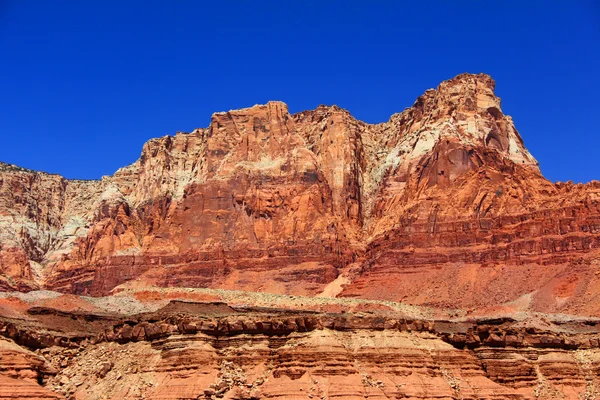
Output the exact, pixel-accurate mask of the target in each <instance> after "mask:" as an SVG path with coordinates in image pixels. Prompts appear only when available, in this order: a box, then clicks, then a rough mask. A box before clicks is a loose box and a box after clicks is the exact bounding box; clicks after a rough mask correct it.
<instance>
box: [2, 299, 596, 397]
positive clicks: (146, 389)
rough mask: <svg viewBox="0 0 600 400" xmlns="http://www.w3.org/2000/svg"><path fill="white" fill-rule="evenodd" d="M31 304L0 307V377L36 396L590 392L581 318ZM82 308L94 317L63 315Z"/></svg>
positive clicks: (590, 358)
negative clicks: (140, 309)
mask: <svg viewBox="0 0 600 400" xmlns="http://www.w3.org/2000/svg"><path fill="white" fill-rule="evenodd" d="M157 293H159V292H157ZM161 293H162V295H163V296H162V297H168V296H173V295H174V293H170V292H161ZM178 293H179V294H178V296H183V297H185V296H189V295H190V294H193V293H194V292H189V291H183V290H182V291H180V292H178ZM240 293H241V292H240ZM196 294H199V293H196ZM35 296H37V299H38V300H33V301H31V300H27V301H26V302H25V303H24V304H26V305H24V306H14V307H13V308H12V310H13V311H12V313H13V314H12V315H11V316H8V315H7V314H6V312H0V337H4V338H3V339H0V340H1V341H0V345H1V344H2V343H5V345H4V347H0V360H3V363H2V364H1V365H2V366H3V369H2V370H0V379H8V378H9V377H10V379H14V380H15V381H14V382H13V384H16V382H19V383H20V384H21V386H22V387H23V389H19V390H22V391H23V393H24V392H25V386H26V384H27V385H29V386H27V388H29V389H28V390H30V392H33V388H36V390H37V393H40V395H39V397H37V398H62V397H63V396H64V398H72V399H99V398H109V399H119V398H127V399H137V398H146V399H148V398H150V399H198V398H200V399H218V398H229V399H250V398H253V399H263V398H281V399H290V398H365V397H373V398H403V397H407V398H416V399H431V398H447V399H454V398H468V399H475V398H495V399H550V398H564V399H581V398H594V396H597V395H598V389H599V387H600V386H599V385H600V381H599V380H598V376H599V372H600V342H599V340H600V320H598V319H594V318H573V317H566V316H564V315H558V316H553V315H538V314H534V315H518V316H514V317H506V316H496V317H468V318H464V317H460V318H457V317H448V316H444V317H440V318H431V317H427V316H426V315H423V312H425V310H421V311H419V310H407V311H406V312H404V311H398V310H393V309H391V308H390V309H380V310H375V309H372V310H370V311H368V312H363V311H351V312H344V313H339V312H324V311H323V310H322V309H323V308H327V307H330V306H331V305H332V302H333V303H336V302H339V301H342V300H339V301H338V300H336V299H330V300H326V299H325V300H322V302H320V303H319V308H320V309H315V310H312V311H306V310H298V309H294V308H289V309H280V308H267V307H259V306H248V305H237V304H234V303H235V302H233V303H232V304H228V303H224V302H204V303H199V302H193V301H189V300H186V301H182V300H180V299H176V300H173V301H170V302H168V303H167V304H166V305H165V306H163V307H159V308H157V309H155V310H154V311H151V310H149V309H146V310H145V311H144V312H142V313H136V314H131V315H125V314H124V312H115V311H108V308H106V307H113V308H114V307H115V306H119V307H125V308H126V306H127V304H132V301H133V300H132V299H131V298H129V297H127V296H120V297H111V298H99V299H93V300H92V299H90V298H87V299H82V298H77V297H75V296H70V297H69V296H62V297H61V296H59V297H56V296H55V295H52V296H47V295H46V296H40V295H35ZM35 296H32V297H31V298H34V299H35V298H36V297H35ZM280 297H282V298H283V297H286V296H280ZM21 298H22V297H21ZM48 299H52V300H53V301H54V304H55V305H58V304H62V305H61V308H60V309H59V308H53V307H44V306H41V305H40V304H43V303H44V302H46V303H47V301H48ZM306 299H307V300H304V299H298V298H294V297H287V303H289V304H291V305H299V304H301V303H299V302H300V301H310V300H308V298H306ZM11 301H13V302H16V301H17V300H16V297H15V299H13V300H11ZM238 301H242V299H241V298H240V299H238ZM243 301H245V300H243ZM343 301H345V302H347V303H346V304H345V306H346V309H348V310H350V309H352V308H353V302H354V301H353V300H350V299H348V300H343ZM89 302H94V303H95V304H96V305H97V306H101V305H104V306H103V307H105V309H104V311H99V310H95V311H93V312H92V311H83V310H82V309H80V310H78V311H65V310H66V309H67V308H68V307H66V306H67V305H71V306H72V305H73V304H75V303H78V304H79V306H80V307H83V308H85V307H88V306H89V304H92V303H89ZM360 302H363V303H362V304H361V305H362V306H365V305H367V304H371V303H368V302H364V301H358V303H360ZM86 303H87V304H88V306H85V304H86ZM15 304H16V303H15ZM148 304H150V303H148ZM389 305H390V306H393V305H392V304H391V303H390V304H389ZM16 310H21V311H16ZM15 313H17V314H18V315H17V314H15ZM6 360H9V361H6ZM16 376H18V377H19V378H20V379H19V380H17V379H16V378H15V377H16ZM28 379H30V381H28ZM28 382H29V383H28ZM15 387H16V386H15ZM15 390H16V389H15ZM15 393H17V392H15ZM42 393H45V394H48V396H47V397H43V396H42ZM50 395H53V396H55V397H50ZM59 396H60V397H59Z"/></svg>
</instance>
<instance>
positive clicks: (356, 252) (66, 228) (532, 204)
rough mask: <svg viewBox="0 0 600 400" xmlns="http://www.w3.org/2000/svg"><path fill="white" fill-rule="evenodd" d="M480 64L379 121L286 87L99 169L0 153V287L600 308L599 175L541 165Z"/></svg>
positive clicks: (591, 311) (577, 310)
mask: <svg viewBox="0 0 600 400" xmlns="http://www.w3.org/2000/svg"><path fill="white" fill-rule="evenodd" d="M494 86H495V83H494V81H493V80H492V79H491V78H490V77H489V76H487V75H484V74H479V75H472V74H462V75H459V76H457V77H455V78H453V79H451V80H448V81H445V82H442V83H441V84H440V85H439V86H438V87H437V88H436V89H435V90H433V89H430V90H428V91H426V92H425V93H424V94H423V95H422V96H421V97H419V98H418V99H417V101H416V102H415V104H414V105H413V106H412V107H410V108H407V109H406V110H404V111H403V112H401V113H398V114H395V115H393V116H392V117H391V118H390V120H389V121H387V122H385V123H381V124H367V123H364V122H361V121H358V120H356V119H355V118H353V117H352V116H351V115H350V114H349V113H348V112H347V111H345V110H343V109H341V108H339V107H336V106H331V107H328V106H319V107H318V108H316V109H315V110H311V111H304V112H300V113H297V114H290V113H289V112H288V109H287V106H286V105H285V104H283V103H281V102H270V103H268V104H266V105H257V106H254V107H250V108H246V109H241V110H234V111H229V112H223V113H216V114H214V115H213V116H212V118H211V121H210V125H209V126H208V127H207V128H203V129H196V130H194V131H193V132H191V133H177V134H176V135H175V136H165V137H162V138H159V139H154V140H151V141H149V142H148V143H146V144H145V145H144V147H143V150H142V154H141V156H140V158H139V160H138V161H136V162H135V163H134V164H132V165H130V166H127V167H124V168H122V169H120V170H119V171H117V172H116V173H115V174H114V175H112V176H107V177H103V178H102V179H101V180H99V181H72V180H67V179H64V178H62V177H59V176H56V175H49V174H45V173H40V172H34V171H29V170H23V169H20V168H18V167H15V166H11V165H7V164H2V165H1V166H0V227H1V230H0V289H3V290H21V291H27V290H33V289H51V290H56V291H60V292H63V293H73V294H85V295H94V296H98V295H106V294H109V293H116V292H118V291H120V290H126V289H131V288H138V287H145V286H159V287H200V288H223V289H239V290H247V291H263V292H270V293H282V294H292V295H308V296H316V295H322V294H327V295H337V296H342V297H357V298H368V299H381V300H393V301H402V302H406V303H412V304H418V305H425V306H434V307H444V308H448V307H451V308H452V307H453V308H459V309H464V310H471V311H473V312H476V311H477V310H479V311H482V312H485V310H504V311H527V310H534V311H543V312H567V313H572V314H585V315H596V316H598V315H600V305H599V304H600V302H598V301H597V293H598V292H599V289H600V281H599V279H600V269H599V267H598V261H597V260H598V257H597V255H598V247H599V245H600V236H599V229H600V214H599V203H598V196H599V194H600V183H598V182H591V183H589V184H586V185H574V184H572V183H557V184H554V183H551V182H549V181H548V180H546V179H545V178H544V177H543V176H542V175H541V173H540V170H539V168H538V165H537V162H536V160H535V159H534V158H533V157H532V156H531V154H529V152H528V151H527V149H526V148H525V146H524V144H523V140H522V138H521V136H520V135H519V133H518V132H517V130H516V128H515V126H514V124H513V121H512V119H511V118H510V117H508V116H505V115H504V114H503V113H502V111H501V104H500V99H499V98H498V97H497V96H496V95H495V94H494Z"/></svg>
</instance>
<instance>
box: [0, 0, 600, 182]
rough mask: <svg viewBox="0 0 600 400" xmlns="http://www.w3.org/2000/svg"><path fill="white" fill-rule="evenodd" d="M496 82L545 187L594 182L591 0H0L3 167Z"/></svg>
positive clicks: (599, 134) (595, 46)
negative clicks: (228, 122) (285, 108)
mask: <svg viewBox="0 0 600 400" xmlns="http://www.w3.org/2000/svg"><path fill="white" fill-rule="evenodd" d="M461 72H473V73H478V72H485V73H488V74H490V75H492V77H493V78H494V79H495V80H496V83H497V93H498V95H499V96H500V97H502V99H503V110H504V112H505V113H506V114H510V115H512V116H513V118H514V120H515V123H516V126H517V129H519V131H520V132H521V135H522V136H523V138H524V140H525V144H526V146H527V147H528V148H529V150H530V151H531V152H532V153H533V155H534V156H535V157H536V158H537V159H538V160H539V161H540V164H541V167H542V171H543V172H544V174H545V175H546V177H548V178H549V179H551V180H563V181H564V180H568V179H572V180H574V181H576V182H578V181H584V182H585V181H589V180H591V179H600V161H599V160H600V158H599V157H598V155H599V154H600V128H599V126H600V77H599V73H600V2H599V1H598V0H595V1H594V0H589V1H586V0H582V1H567V0H564V1H552V0H545V1H523V0H520V1H507V0H501V1H500V0H498V1H495V2H492V1H475V0H474V1H448V0H444V1H410V2H409V1H399V0H398V1H370V0H369V1H367V0H365V1H361V2H359V1H351V0H345V1H325V0H321V1H305V0H302V1H296V2H292V1H258V0H256V1H242V0H240V1H213V2H208V1H171V2H167V1H147V0H144V1H131V0H127V1H121V0H119V1H115V0H102V1H99V0H98V1H93V0H77V1H58V0H57V1H46V0H44V1H28V0H14V1H7V0H0V139H1V140H0V160H1V161H5V162H9V163H13V164H18V165H20V166H23V167H27V168H32V169H39V170H44V171H48V172H52V173H59V174H62V175H64V176H66V177H69V178H86V179H90V178H99V177H100V176H102V175H106V174H112V173H113V172H114V171H115V170H117V169H118V168H119V167H121V166H124V165H126V164H129V163H131V162H133V161H135V160H136V159H137V158H138V156H139V154H140V151H141V148H142V144H143V143H144V142H145V141H146V140H148V139H150V138H153V137H159V136H163V135H165V134H173V133H175V132H176V131H191V130H193V129H194V128H196V127H205V126H207V125H208V124H209V121H210V115H211V114H212V113H213V112H215V111H224V110H230V109H235V108H241V107H247V106H251V105H254V104H256V103H264V102H266V101H268V100H282V101H285V102H286V103H288V105H289V108H290V111H292V112H297V111H301V110H304V109H312V108H314V107H316V106H317V105H319V104H337V105H339V106H341V107H344V108H346V109H348V110H350V112H352V114H353V115H354V116H356V117H357V118H359V119H362V120H364V121H367V122H381V121H385V120H387V119H388V118H389V116H390V115H391V114H393V113H394V112H398V111H401V110H403V109H404V108H405V107H408V106H410V105H412V103H413V102H414V100H415V99H416V98H417V96H419V95H420V94H422V93H423V92H424V91H425V90H426V89H428V88H431V87H435V86H437V84H438V83H440V82H441V81H442V80H445V79H449V78H451V77H453V76H455V75H457V74H459V73H461Z"/></svg>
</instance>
